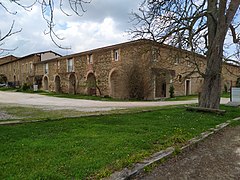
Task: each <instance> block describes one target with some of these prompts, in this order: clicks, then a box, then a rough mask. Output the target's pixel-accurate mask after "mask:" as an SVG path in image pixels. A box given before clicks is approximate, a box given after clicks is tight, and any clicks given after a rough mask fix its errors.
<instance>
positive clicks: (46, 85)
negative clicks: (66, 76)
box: [43, 76, 48, 91]
mask: <svg viewBox="0 0 240 180" xmlns="http://www.w3.org/2000/svg"><path fill="white" fill-rule="evenodd" d="M43 88H44V90H45V91H48V77H47V76H45V77H44V79H43Z"/></svg>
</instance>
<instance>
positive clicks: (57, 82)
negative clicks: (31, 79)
mask: <svg viewBox="0 0 240 180" xmlns="http://www.w3.org/2000/svg"><path fill="white" fill-rule="evenodd" d="M55 92H56V93H60V92H61V80H60V77H59V76H56V77H55Z"/></svg>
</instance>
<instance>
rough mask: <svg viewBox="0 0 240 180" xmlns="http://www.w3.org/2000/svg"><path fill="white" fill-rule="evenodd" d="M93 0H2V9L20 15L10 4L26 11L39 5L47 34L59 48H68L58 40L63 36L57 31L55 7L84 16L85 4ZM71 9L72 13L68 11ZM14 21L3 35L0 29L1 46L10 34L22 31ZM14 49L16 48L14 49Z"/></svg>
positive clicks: (64, 12)
mask: <svg viewBox="0 0 240 180" xmlns="http://www.w3.org/2000/svg"><path fill="white" fill-rule="evenodd" d="M90 2H91V0H68V1H64V0H28V1H21V0H8V1H2V0H0V9H3V10H5V12H6V13H8V14H10V15H15V16H17V15H18V12H17V11H13V10H12V9H11V8H10V5H15V6H16V7H20V8H23V9H24V10H26V11H31V9H32V8H33V6H38V7H39V8H41V11H42V17H43V19H44V20H45V22H46V25H47V28H46V30H45V31H44V34H45V35H49V36H50V38H51V40H52V42H53V43H54V44H55V45H56V46H58V47H59V48H67V47H63V46H61V45H60V44H59V42H58V40H62V39H63V38H62V37H60V36H59V35H58V34H56V32H55V29H54V28H55V25H56V24H55V19H54V17H55V9H56V8H59V9H60V10H61V11H62V13H63V14H64V15H66V16H71V12H73V13H74V14H76V15H78V16H82V14H83V13H84V12H85V11H86V10H85V9H84V5H85V4H88V3H90ZM69 10H70V13H68V11H69ZM14 23H15V22H14V21H13V23H12V25H11V27H10V29H9V31H8V32H7V33H6V34H5V35H3V36H1V31H0V47H2V46H3V45H4V41H5V40H6V39H7V38H9V37H10V36H12V35H14V34H16V33H19V32H21V30H22V29H19V30H14ZM9 50H10V49H4V48H0V52H4V51H9ZM13 50H14V49H13Z"/></svg>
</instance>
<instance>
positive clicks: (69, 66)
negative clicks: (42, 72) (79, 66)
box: [67, 58, 74, 72]
mask: <svg viewBox="0 0 240 180" xmlns="http://www.w3.org/2000/svg"><path fill="white" fill-rule="evenodd" d="M73 71H74V69H73V58H71V59H68V60H67V72H73Z"/></svg>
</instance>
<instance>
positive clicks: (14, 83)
mask: <svg viewBox="0 0 240 180" xmlns="http://www.w3.org/2000/svg"><path fill="white" fill-rule="evenodd" d="M13 86H14V87H15V86H17V82H16V76H15V75H14V76H13Z"/></svg>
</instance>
